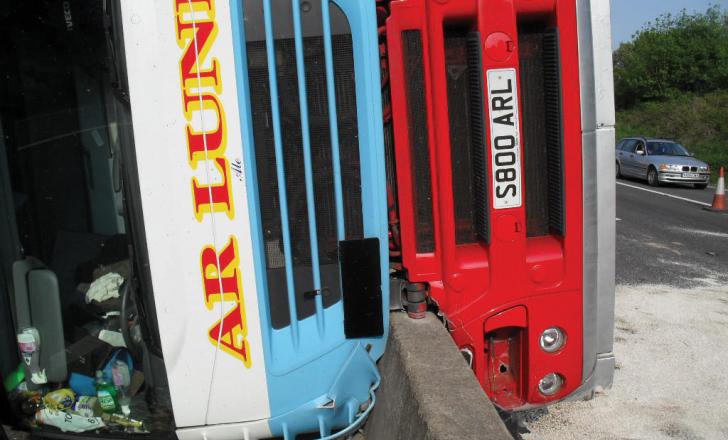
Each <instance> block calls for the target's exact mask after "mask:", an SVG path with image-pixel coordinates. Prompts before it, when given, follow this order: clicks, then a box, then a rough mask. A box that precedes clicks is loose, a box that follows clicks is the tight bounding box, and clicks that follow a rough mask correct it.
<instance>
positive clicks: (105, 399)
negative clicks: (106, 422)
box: [98, 390, 116, 411]
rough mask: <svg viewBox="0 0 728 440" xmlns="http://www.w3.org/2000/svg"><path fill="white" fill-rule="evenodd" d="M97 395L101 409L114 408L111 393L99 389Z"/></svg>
mask: <svg viewBox="0 0 728 440" xmlns="http://www.w3.org/2000/svg"><path fill="white" fill-rule="evenodd" d="M98 397H99V406H101V409H103V410H107V411H108V410H114V409H116V404H115V403H114V396H112V395H111V393H109V392H108V391H105V390H101V391H99V392H98Z"/></svg>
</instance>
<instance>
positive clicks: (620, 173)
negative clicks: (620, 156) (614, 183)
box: [616, 162, 622, 179]
mask: <svg viewBox="0 0 728 440" xmlns="http://www.w3.org/2000/svg"><path fill="white" fill-rule="evenodd" d="M616 168H617V179H619V178H620V177H622V170H621V169H620V168H619V162H617V166H616Z"/></svg>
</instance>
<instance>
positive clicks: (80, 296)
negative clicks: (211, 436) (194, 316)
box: [0, 1, 174, 438]
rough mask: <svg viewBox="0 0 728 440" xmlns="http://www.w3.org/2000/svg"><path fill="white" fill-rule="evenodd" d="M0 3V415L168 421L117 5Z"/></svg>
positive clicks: (116, 426) (89, 429) (168, 426)
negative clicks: (139, 199)
mask: <svg viewBox="0 0 728 440" xmlns="http://www.w3.org/2000/svg"><path fill="white" fill-rule="evenodd" d="M11 4H12V5H11V6H7V7H5V8H3V10H2V12H0V35H1V36H2V41H3V44H2V45H0V59H2V63H0V375H1V376H2V380H3V389H2V390H0V419H2V422H3V423H4V424H8V425H11V426H13V427H14V428H15V429H26V430H27V429H31V430H33V431H34V435H36V436H38V437H43V436H44V435H48V434H52V435H53V436H54V437H55V438H59V436H60V437H62V436H64V435H69V436H73V435H85V436H87V437H93V438H99V437H104V436H108V435H115V436H116V435H119V434H124V435H127V434H138V433H155V432H159V433H164V432H169V431H170V430H172V429H173V428H174V426H173V418H172V412H171V405H170V399H169V390H168V387H167V380H166V373H165V369H164V363H163V361H162V358H161V354H160V353H159V349H158V345H159V344H158V343H157V341H158V338H159V335H158V334H157V332H158V330H157V327H156V321H155V318H154V316H155V313H154V303H153V296H152V291H151V288H150V287H149V286H150V283H148V282H147V281H145V280H148V278H149V276H148V274H147V273H146V272H145V271H146V264H144V260H145V258H146V257H145V256H146V248H145V244H144V242H143V227H142V224H141V220H139V219H140V218H141V215H140V213H138V212H136V211H137V209H135V207H136V206H138V205H137V204H136V202H135V200H138V197H137V195H136V194H135V193H136V192H137V191H138V189H137V186H136V184H135V179H136V177H135V176H134V171H133V170H135V166H134V163H133V160H134V150H133V148H134V147H133V139H132V133H131V119H130V114H129V107H128V102H126V94H125V92H124V89H125V86H124V83H125V80H124V78H125V73H124V69H123V65H124V63H123V56H124V55H123V47H121V46H122V45H121V44H120V41H121V36H120V26H116V25H115V23H116V22H117V21H118V19H119V17H118V14H116V13H115V11H116V8H117V7H118V4H114V3H113V2H105V1H95V2H79V1H32V2H12V3H11Z"/></svg>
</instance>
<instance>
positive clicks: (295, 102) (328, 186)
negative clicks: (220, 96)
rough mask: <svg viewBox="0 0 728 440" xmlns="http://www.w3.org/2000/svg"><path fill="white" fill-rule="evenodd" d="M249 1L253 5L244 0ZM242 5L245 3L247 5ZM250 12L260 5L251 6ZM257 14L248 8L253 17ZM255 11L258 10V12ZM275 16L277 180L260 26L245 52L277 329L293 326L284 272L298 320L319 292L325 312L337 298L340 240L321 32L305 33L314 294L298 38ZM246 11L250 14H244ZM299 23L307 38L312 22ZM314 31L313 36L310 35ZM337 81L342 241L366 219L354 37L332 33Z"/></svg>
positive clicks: (287, 20)
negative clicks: (316, 276) (287, 250)
mask: <svg viewBox="0 0 728 440" xmlns="http://www.w3.org/2000/svg"><path fill="white" fill-rule="evenodd" d="M248 4H251V2H250V1H248ZM246 6H247V5H246ZM253 7H259V6H258V5H253ZM256 11H257V9H251V13H255V12H256ZM257 12H260V11H257ZM287 12H288V14H285V13H283V11H279V14H278V15H277V16H276V17H277V18H276V21H275V24H277V25H280V26H281V27H280V29H282V31H281V32H278V33H277V34H276V38H275V40H274V46H275V59H276V65H275V70H276V80H277V81H276V83H277V87H278V109H279V114H280V128H281V143H282V148H283V167H284V170H285V172H284V174H285V179H284V181H282V182H281V181H279V180H278V177H277V160H276V154H275V144H274V133H273V113H272V112H273V110H272V106H271V99H270V96H271V95H270V93H271V87H270V83H269V68H270V66H269V65H268V62H267V54H266V41H265V40H261V39H260V38H261V32H262V31H261V29H260V28H257V27H256V26H255V25H251V26H247V25H246V39H247V43H246V51H247V61H248V76H249V87H250V90H251V93H250V96H251V103H250V104H251V107H252V108H251V110H252V112H251V113H252V119H253V137H254V142H255V159H256V173H257V179H258V197H259V204H260V209H261V223H262V229H263V241H264V251H265V257H266V270H267V281H268V296H269V303H270V311H271V316H270V318H271V323H272V326H273V327H274V328H276V329H279V328H283V327H286V326H288V325H290V323H291V317H290V315H291V313H290V308H289V302H288V286H287V278H286V274H287V270H288V271H290V272H291V273H292V274H293V280H294V285H295V289H294V290H295V292H294V296H295V305H296V313H295V315H296V318H297V319H298V320H303V319H305V318H307V317H309V316H312V315H314V314H315V313H316V305H315V298H316V295H317V294H321V295H322V299H323V305H324V307H330V306H332V305H333V304H336V303H337V302H339V301H340V300H341V295H342V294H341V285H340V284H341V283H340V269H341V268H340V263H339V249H338V245H339V241H338V231H337V225H336V205H335V199H334V174H333V173H334V170H333V164H332V149H331V148H332V145H331V135H330V133H331V132H330V128H331V127H330V124H329V107H328V105H329V104H328V93H327V82H326V64H325V55H324V45H323V37H322V36H321V34H322V29H321V28H320V24H318V26H319V27H318V31H317V33H318V34H319V35H308V36H306V35H304V37H303V52H304V64H305V72H306V78H305V83H306V102H307V105H308V117H309V127H308V129H309V138H310V146H311V161H312V170H313V183H314V204H315V215H316V233H317V234H316V237H317V238H316V239H317V245H318V258H319V273H320V278H321V291H320V292H315V291H314V284H313V268H312V261H311V242H310V238H309V237H310V236H309V218H308V201H307V199H306V188H305V183H304V182H305V170H304V158H303V147H302V145H303V134H302V126H301V113H300V105H299V88H298V74H297V70H296V53H295V40H294V39H293V38H292V37H291V36H290V35H287V34H286V31H285V30H286V29H287V30H288V31H287V32H288V33H289V34H290V30H291V29H293V24H292V18H291V16H290V10H288V11H287ZM330 12H331V16H332V21H335V22H337V24H336V25H337V26H342V23H343V25H346V26H348V24H346V23H347V22H346V18H345V16H344V15H343V13H342V12H341V11H340V10H339V9H338V8H337V7H335V6H332V7H331V8H330ZM246 14H247V12H246ZM303 20H304V22H303V26H304V28H305V29H308V30H309V34H310V33H311V31H310V30H311V29H312V27H314V26H315V25H317V24H316V23H309V22H307V21H306V20H307V17H306V16H305V15H304V17H303ZM314 33H316V32H314ZM332 48H333V64H334V82H335V86H336V87H335V90H336V97H335V98H336V107H337V115H336V118H337V125H338V130H339V151H340V167H341V180H342V192H343V195H344V200H343V205H344V222H345V231H344V236H345V237H346V238H347V239H358V238H362V235H363V217H362V199H361V174H360V173H361V167H360V159H359V141H358V123H357V104H356V92H355V90H356V77H355V74H354V57H353V45H352V38H351V34H350V32H349V33H338V34H334V35H332ZM281 186H284V188H285V194H286V198H287V202H288V203H287V206H288V224H287V226H288V229H289V233H290V243H291V256H292V259H291V260H292V261H291V262H292V266H293V267H291V268H287V267H286V261H285V254H284V244H283V229H282V228H283V224H282V220H281V218H282V217H281V215H282V214H281V200H280V198H279V188H280V187H281Z"/></svg>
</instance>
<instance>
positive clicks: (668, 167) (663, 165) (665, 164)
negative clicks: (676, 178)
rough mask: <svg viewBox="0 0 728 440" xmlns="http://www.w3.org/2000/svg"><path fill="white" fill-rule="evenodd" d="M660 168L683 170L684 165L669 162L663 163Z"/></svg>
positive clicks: (664, 169) (663, 169)
mask: <svg viewBox="0 0 728 440" xmlns="http://www.w3.org/2000/svg"><path fill="white" fill-rule="evenodd" d="M659 168H660V171H682V165H675V164H668V163H661V164H660V167H659Z"/></svg>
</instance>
